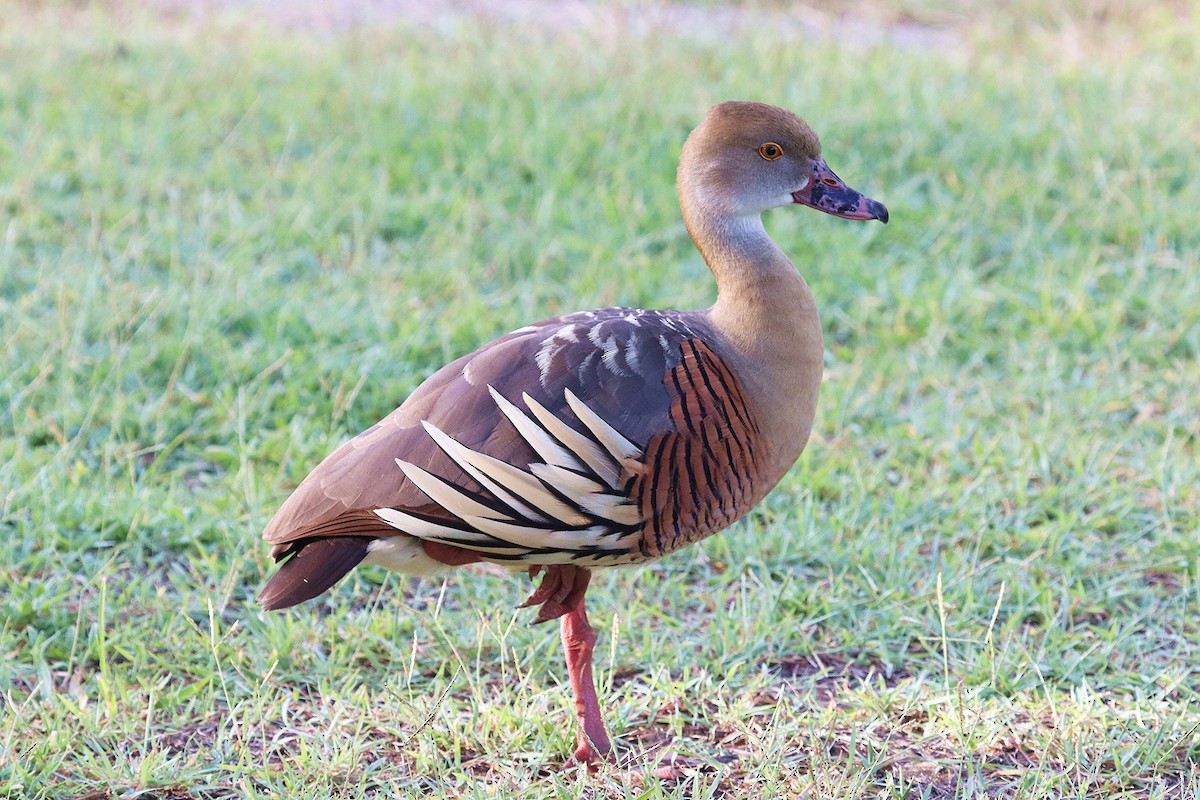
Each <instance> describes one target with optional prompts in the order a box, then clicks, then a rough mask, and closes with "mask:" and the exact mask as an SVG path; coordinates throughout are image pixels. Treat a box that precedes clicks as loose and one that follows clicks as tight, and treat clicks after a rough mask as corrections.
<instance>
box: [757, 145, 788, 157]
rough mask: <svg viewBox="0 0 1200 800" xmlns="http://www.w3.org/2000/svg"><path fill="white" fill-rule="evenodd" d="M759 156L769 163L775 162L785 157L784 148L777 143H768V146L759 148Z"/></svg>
mask: <svg viewBox="0 0 1200 800" xmlns="http://www.w3.org/2000/svg"><path fill="white" fill-rule="evenodd" d="M758 154H759V155H760V156H762V157H763V158H765V159H766V160H767V161H774V160H775V159H777V158H779V157H780V156H782V155H783V148H782V147H780V146H779V145H778V144H776V143H775V142H767V143H766V144H763V145H760V146H759V148H758Z"/></svg>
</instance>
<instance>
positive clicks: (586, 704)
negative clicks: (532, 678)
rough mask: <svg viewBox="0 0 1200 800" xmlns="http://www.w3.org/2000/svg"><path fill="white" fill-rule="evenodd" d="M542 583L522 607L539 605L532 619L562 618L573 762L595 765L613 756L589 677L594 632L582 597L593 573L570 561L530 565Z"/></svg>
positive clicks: (594, 642) (542, 620)
mask: <svg viewBox="0 0 1200 800" xmlns="http://www.w3.org/2000/svg"><path fill="white" fill-rule="evenodd" d="M543 569H544V570H545V571H546V574H545V575H543V576H542V582H541V584H540V585H539V586H538V588H537V589H536V590H535V591H534V593H533V594H532V595H531V596H530V598H529V599H528V600H526V601H525V602H524V603H522V604H521V606H522V607H523V608H524V607H527V606H541V608H539V609H538V615H537V619H535V620H534V622H545V621H547V620H551V619H554V618H555V617H561V618H562V642H563V652H564V653H565V654H566V657H567V675H568V676H569V677H570V679H571V691H572V692H574V694H575V715H576V716H577V717H578V719H579V735H578V740H577V741H578V746H577V747H576V749H575V762H576V763H579V764H589V765H590V764H596V763H597V762H600V761H603V760H604V759H607V758H611V757H612V742H611V741H610V740H609V738H608V732H607V731H605V730H604V718H603V717H602V716H601V715H600V702H599V700H597V699H596V683H595V681H594V680H593V679H592V651H593V650H595V647H596V632H595V631H594V630H592V626H591V625H590V624H588V618H587V612H586V611H585V610H584V608H583V598H584V595H585V594H586V593H587V587H588V581H590V580H591V579H592V573H591V572H590V571H589V570H587V569H585V568H583V567H576V566H572V565H569V564H552V565H550V566H547V567H541V566H538V567H532V568H531V569H530V570H529V576H530V577H536V576H537V574H538V573H539V572H541V571H542V570H543Z"/></svg>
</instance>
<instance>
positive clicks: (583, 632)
mask: <svg viewBox="0 0 1200 800" xmlns="http://www.w3.org/2000/svg"><path fill="white" fill-rule="evenodd" d="M562 641H563V650H564V651H565V652H566V654H567V674H568V675H569V676H570V678H571V690H572V691H573V692H574V693H575V714H576V716H577V717H578V718H579V734H578V737H577V742H578V747H576V748H575V760H576V761H577V762H579V763H581V764H594V763H596V762H598V761H602V760H604V759H606V758H610V757H611V756H612V742H611V741H609V738H608V731H606V730H604V718H603V717H602V716H601V715H600V702H599V701H598V700H597V699H596V684H595V681H594V680H593V679H592V651H593V650H594V649H595V645H596V632H595V631H594V630H592V626H591V625H589V624H588V618H587V612H586V611H584V609H583V598H582V595H581V596H580V602H579V607H578V608H573V609H571V610H570V611H568V612H567V613H566V614H563V617H562Z"/></svg>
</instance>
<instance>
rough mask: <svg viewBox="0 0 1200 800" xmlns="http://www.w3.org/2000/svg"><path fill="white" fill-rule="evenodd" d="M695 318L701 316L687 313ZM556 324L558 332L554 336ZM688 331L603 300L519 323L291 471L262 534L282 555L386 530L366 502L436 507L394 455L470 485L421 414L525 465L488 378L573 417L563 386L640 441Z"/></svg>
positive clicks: (649, 431) (665, 416)
mask: <svg viewBox="0 0 1200 800" xmlns="http://www.w3.org/2000/svg"><path fill="white" fill-rule="evenodd" d="M696 326H703V322H702V321H700V320H696V321H693V323H692V327H693V328H694V327H696ZM702 330H706V329H704V328H702ZM556 331H557V332H561V333H560V334H559V335H560V336H561V337H562V339H561V346H558V345H559V341H558V339H555V335H556V334H555V332H556ZM589 335H590V338H589ZM694 335H695V334H694V331H693V330H691V329H687V328H684V327H681V325H680V323H679V322H678V321H677V320H675V319H674V318H672V317H667V316H666V315H660V314H658V313H657V312H641V311H638V312H635V311H632V310H629V309H605V310H603V311H596V312H584V313H581V314H572V315H569V316H566V317H558V318H555V319H550V320H546V321H545V322H542V323H539V324H537V325H535V326H530V327H528V328H523V329H521V330H520V331H515V332H513V333H511V334H508V335H507V336H504V337H502V338H501V339H498V340H496V341H495V342H493V343H491V344H489V345H487V346H485V347H483V348H481V349H480V350H478V351H476V352H475V353H472V354H470V355H468V356H464V357H463V358H460V359H458V360H456V361H454V362H452V363H450V364H448V365H446V366H445V367H443V368H442V369H441V370H439V371H438V372H436V373H434V375H432V376H431V377H430V378H429V379H427V380H426V381H425V382H424V383H422V384H421V386H419V387H418V388H417V389H416V391H414V392H413V394H412V395H411V396H410V397H409V398H408V399H407V400H406V401H405V402H404V403H403V404H402V405H401V406H400V407H399V408H397V409H396V410H395V411H393V412H392V413H391V414H389V415H388V416H387V417H386V418H384V419H383V420H381V421H380V422H379V423H378V424H376V425H374V426H372V427H371V428H369V429H368V430H366V431H364V432H363V433H361V434H359V435H358V436H356V437H354V438H353V439H351V440H350V441H348V442H346V443H345V444H343V445H342V446H341V447H339V448H338V449H337V450H336V451H334V452H333V453H332V454H331V455H330V456H328V457H327V458H326V459H325V460H324V461H323V462H321V464H320V465H318V466H317V468H316V469H314V470H313V471H312V473H310V474H309V475H308V477H306V478H305V479H304V481H302V482H301V484H300V485H299V486H298V487H297V488H296V490H295V492H293V494H292V495H291V496H290V497H289V498H288V499H287V501H286V502H285V503H284V504H283V506H282V507H281V508H280V509H279V511H278V512H277V513H276V515H275V516H274V518H273V519H272V520H271V522H270V523H269V524H268V525H267V528H266V531H265V532H264V534H263V536H264V538H265V539H266V540H267V541H269V542H271V543H272V544H273V545H274V547H273V549H272V555H273V556H274V557H275V558H276V559H277V560H278V559H281V558H283V557H286V556H287V555H288V554H289V553H292V552H294V551H295V550H296V549H297V544H301V543H303V542H306V541H308V540H311V539H313V538H314V537H339V536H364V535H365V536H372V537H382V536H391V535H395V534H396V533H397V531H396V529H394V528H392V527H391V526H389V525H387V524H385V523H383V522H382V521H378V520H375V519H371V517H372V516H373V515H372V514H369V513H362V512H369V511H371V510H372V509H376V508H385V507H390V508H400V509H406V510H413V511H419V512H421V513H423V514H426V515H429V516H431V517H436V516H437V515H438V514H439V513H442V514H443V515H444V514H445V512H441V511H440V509H439V508H438V507H437V506H431V505H430V503H429V498H428V497H426V496H425V494H424V493H423V492H421V491H420V490H419V489H418V488H417V487H416V486H415V485H414V484H412V482H411V481H409V480H408V479H407V478H406V477H405V475H404V473H403V472H402V471H401V469H400V468H399V467H398V466H397V465H396V463H395V459H396V458H401V459H403V460H405V461H408V462H411V463H413V464H416V465H419V466H421V467H422V468H424V469H426V470H428V471H429V472H431V473H433V474H435V475H438V476H439V477H441V478H443V479H445V480H447V481H449V482H451V483H453V484H455V485H457V486H459V487H462V488H463V489H464V490H466V491H468V492H472V493H481V492H482V491H483V489H482V487H481V486H480V485H479V484H478V483H477V482H476V481H475V480H474V479H473V478H471V477H470V476H469V475H468V474H466V473H465V472H464V471H463V470H462V469H461V468H460V467H459V466H458V465H457V464H456V463H455V462H454V461H453V460H452V459H451V458H449V457H448V456H447V455H446V454H445V453H444V452H442V450H441V449H440V448H439V447H438V445H437V444H436V443H435V442H434V441H433V440H432V439H431V438H430V436H429V435H428V433H427V432H426V431H425V429H424V428H423V427H422V424H421V422H422V420H427V421H428V422H430V423H432V424H434V425H436V426H437V427H438V428H440V429H441V430H443V431H445V432H446V433H447V434H449V435H450V436H451V437H453V438H454V439H455V440H457V441H459V442H461V443H462V444H463V445H465V446H467V447H469V448H471V449H472V450H475V451H478V452H480V453H485V454H487V455H490V456H494V457H495V458H498V459H501V460H503V461H505V462H506V463H509V464H512V465H514V466H517V467H521V468H525V467H527V466H528V464H529V463H530V462H531V461H534V460H536V458H537V455H536V453H535V452H534V451H533V450H532V448H531V447H530V446H529V445H528V443H526V442H525V440H524V439H522V438H521V437H520V436H519V435H518V434H517V432H516V430H515V429H514V428H513V426H512V425H511V424H510V423H509V422H508V421H507V420H506V419H505V418H504V417H503V415H502V414H501V412H500V410H499V409H498V408H497V405H496V403H495V401H494V400H493V399H492V397H491V395H490V393H489V391H488V386H489V384H490V385H491V386H493V387H495V388H496V389H497V390H498V391H499V392H500V393H501V394H502V395H504V396H505V397H507V398H509V399H510V400H517V399H519V398H520V397H521V394H522V392H527V393H528V394H529V395H530V396H531V397H532V398H533V399H534V400H536V401H537V402H539V403H541V404H542V405H543V406H545V407H546V408H547V409H548V410H550V411H551V412H552V413H553V414H555V416H557V417H559V418H561V419H563V420H564V421H567V422H568V424H570V425H572V426H573V427H576V428H577V429H579V428H581V427H582V426H580V425H579V423H578V420H577V419H576V417H575V414H574V413H573V412H572V410H571V409H570V408H569V407H568V405H567V403H566V400H565V392H566V391H567V390H568V389H569V390H571V391H572V392H574V393H575V394H576V395H577V396H578V397H579V398H580V399H582V400H583V401H584V402H585V403H586V404H587V405H588V406H589V407H590V408H591V409H592V410H594V411H595V412H597V413H598V414H599V415H600V416H601V417H603V418H604V419H605V420H606V421H608V422H609V424H611V425H612V426H613V427H614V428H616V429H617V430H618V431H620V432H621V433H622V434H623V435H625V436H626V437H628V438H629V439H631V440H633V441H635V442H637V443H639V444H642V445H644V444H645V443H646V442H647V441H649V440H650V439H651V438H652V437H654V436H656V435H659V434H661V433H663V432H666V431H669V430H671V428H672V421H671V416H670V415H671V405H672V397H671V392H670V391H669V387H667V386H666V384H665V383H664V380H663V378H664V376H665V375H666V374H667V373H668V371H669V370H670V369H671V368H673V367H674V363H675V362H677V361H678V359H679V358H680V352H681V346H682V342H683V341H684V340H685V339H686V338H688V337H689V336H694ZM571 336H574V337H575V339H574V340H572V339H571ZM548 343H550V345H548Z"/></svg>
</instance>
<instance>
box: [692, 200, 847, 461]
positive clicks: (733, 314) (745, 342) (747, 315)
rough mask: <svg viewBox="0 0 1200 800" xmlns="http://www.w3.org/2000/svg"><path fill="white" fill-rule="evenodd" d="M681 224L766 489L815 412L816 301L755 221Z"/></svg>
mask: <svg viewBox="0 0 1200 800" xmlns="http://www.w3.org/2000/svg"><path fill="white" fill-rule="evenodd" d="M684 220H685V222H686V224H687V228H688V232H689V233H690V234H691V235H692V239H693V240H694V241H695V242H696V246H697V248H699V250H700V253H701V254H702V255H703V256H704V260H705V262H707V264H708V266H709V268H710V269H711V270H712V273H713V276H714V277H715V278H716V282H717V302H716V304H715V305H713V307H712V308H710V309H709V310H708V312H707V314H708V317H709V320H710V322H711V324H712V325H713V327H714V328H715V329H716V332H717V333H718V335H719V336H720V338H721V339H722V343H723V344H724V345H725V346H726V348H727V349H728V350H729V356H730V357H731V358H733V359H734V360H735V362H740V363H739V364H738V366H739V370H738V371H739V374H740V376H741V377H742V380H743V382H744V383H745V384H746V388H747V389H748V390H749V392H750V395H751V397H752V398H753V399H754V401H755V405H756V407H757V409H758V413H759V416H760V419H761V424H762V428H763V434H764V438H765V440H766V441H767V442H769V443H770V447H771V451H772V458H771V460H772V462H773V467H772V469H771V470H770V471H771V473H772V475H771V476H770V477H771V481H772V483H773V482H774V481H776V480H778V479H779V478H780V477H782V476H783V473H784V472H786V471H787V469H788V468H789V467H790V466H791V465H792V463H793V462H794V461H795V460H796V458H797V457H798V456H799V455H800V452H801V450H803V448H804V443H805V442H806V441H807V439H808V434H809V432H810V430H811V427H812V421H813V416H814V414H815V412H816V403H817V391H818V389H819V388H820V384H821V375H822V370H823V361H824V344H823V342H822V337H821V322H820V318H819V316H818V314H817V306H816V302H815V301H814V299H813V295H812V292H811V291H810V290H809V288H808V284H807V283H805V281H804V279H803V278H802V277H801V276H800V274H799V273H798V272H797V271H796V268H795V267H794V266H793V265H792V262H791V261H790V260H789V259H788V257H787V256H786V255H784V253H783V251H782V250H780V249H779V247H778V246H777V245H776V244H775V242H773V241H772V240H771V238H770V236H768V235H767V232H766V229H765V228H764V227H763V223H762V218H761V217H760V216H759V215H758V214H752V215H746V216H732V215H730V216H721V215H712V216H701V215H696V214H689V213H688V206H687V204H686V202H685V204H684Z"/></svg>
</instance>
